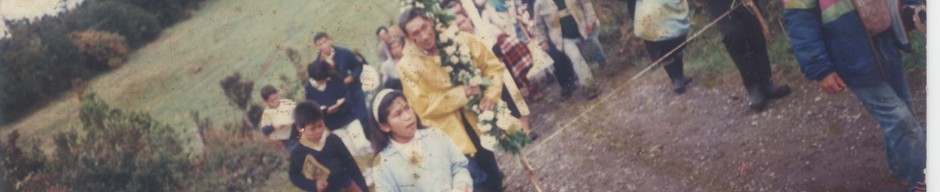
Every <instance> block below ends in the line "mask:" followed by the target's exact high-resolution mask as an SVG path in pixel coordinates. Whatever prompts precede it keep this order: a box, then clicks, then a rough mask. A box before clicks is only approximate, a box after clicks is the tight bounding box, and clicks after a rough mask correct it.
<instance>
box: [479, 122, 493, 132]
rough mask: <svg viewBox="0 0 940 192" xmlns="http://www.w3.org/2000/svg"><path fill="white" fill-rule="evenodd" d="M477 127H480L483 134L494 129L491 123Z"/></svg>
mask: <svg viewBox="0 0 940 192" xmlns="http://www.w3.org/2000/svg"><path fill="white" fill-rule="evenodd" d="M477 127H479V129H480V132H483V133H486V132H488V131H490V129H493V126H492V125H490V124H489V123H480V124H479V125H477Z"/></svg>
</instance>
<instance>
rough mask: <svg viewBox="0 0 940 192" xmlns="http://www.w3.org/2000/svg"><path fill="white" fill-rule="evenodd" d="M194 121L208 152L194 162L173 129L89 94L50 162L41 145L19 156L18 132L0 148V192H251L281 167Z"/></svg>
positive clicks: (235, 137) (57, 140)
mask: <svg viewBox="0 0 940 192" xmlns="http://www.w3.org/2000/svg"><path fill="white" fill-rule="evenodd" d="M192 115H193V119H194V120H195V121H196V123H197V126H199V127H201V128H198V131H197V132H196V133H197V135H196V138H198V139H199V140H198V141H199V142H198V143H200V144H202V145H203V146H205V150H203V151H202V153H199V154H198V155H197V157H196V159H195V160H194V161H191V160H190V155H189V154H186V153H181V151H184V149H185V146H186V145H185V143H184V142H183V141H181V140H180V139H177V138H179V137H181V136H182V135H181V134H180V133H179V132H176V130H177V129H174V128H171V127H169V126H166V125H163V124H160V123H158V122H156V121H154V120H153V119H152V118H151V117H150V115H149V114H146V113H140V112H125V111H122V110H119V109H112V108H110V107H109V106H108V104H107V103H105V102H104V101H102V100H100V99H98V98H95V96H94V94H92V95H90V96H88V97H87V98H86V99H85V101H84V102H83V103H82V107H81V111H80V112H79V118H80V119H81V122H82V126H83V128H84V129H83V131H75V130H68V131H64V132H63V133H60V134H57V135H56V136H55V137H54V138H53V142H54V146H55V147H54V148H55V153H54V155H52V156H48V157H47V156H45V155H44V154H43V153H42V152H40V151H39V149H38V147H37V146H38V145H33V146H32V148H29V149H32V150H23V149H21V147H20V145H17V141H18V140H19V134H18V133H17V132H13V133H11V134H10V135H9V136H8V139H7V140H6V141H4V142H2V143H0V154H2V155H3V156H2V157H3V158H2V159H0V165H2V166H0V167H2V169H0V171H2V172H0V176H2V177H0V178H2V180H0V184H2V185H0V190H3V191H180V190H188V191H249V190H252V189H253V188H255V187H258V186H261V185H263V184H264V181H265V180H267V179H268V178H269V177H270V176H271V174H272V173H276V172H277V169H278V168H279V167H281V166H282V165H284V157H283V155H282V154H279V153H278V151H279V150H280V149H278V148H277V147H275V146H272V145H267V144H265V143H264V142H262V141H259V140H254V139H252V138H251V137H240V136H239V134H238V133H236V132H235V131H233V129H239V128H238V126H235V125H231V124H230V125H227V126H226V128H209V126H211V125H212V124H211V122H209V120H208V119H205V118H200V117H199V116H198V112H193V113H192ZM21 143H22V142H21ZM47 159H48V160H47Z"/></svg>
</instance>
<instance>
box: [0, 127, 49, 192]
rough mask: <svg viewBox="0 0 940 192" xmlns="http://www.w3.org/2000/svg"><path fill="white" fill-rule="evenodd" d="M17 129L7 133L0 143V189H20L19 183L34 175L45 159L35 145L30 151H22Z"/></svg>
mask: <svg viewBox="0 0 940 192" xmlns="http://www.w3.org/2000/svg"><path fill="white" fill-rule="evenodd" d="M19 138H20V133H19V131H13V133H10V134H9V135H7V140H6V141H4V142H3V143H2V144H0V157H2V158H0V165H2V166H0V170H2V172H0V179H2V180H0V182H2V184H3V185H0V190H2V191H14V190H17V189H22V187H21V185H20V184H21V183H24V181H25V180H26V179H29V178H31V177H32V176H34V174H35V173H37V172H39V170H41V169H42V168H43V166H44V165H45V162H46V159H45V157H43V156H41V154H42V153H40V152H39V148H36V147H35V146H34V147H33V148H31V149H32V150H31V151H28V152H27V151H23V149H22V148H20V146H19V145H17V142H18V141H19Z"/></svg>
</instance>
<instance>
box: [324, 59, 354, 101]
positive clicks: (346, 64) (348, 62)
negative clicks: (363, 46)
mask: <svg viewBox="0 0 940 192" xmlns="http://www.w3.org/2000/svg"><path fill="white" fill-rule="evenodd" d="M333 51H336V53H333V54H335V55H333V62H334V63H335V65H336V71H338V73H339V76H340V80H342V79H345V78H346V77H347V76H352V77H353V83H351V84H349V87H355V88H356V89H350V90H349V91H356V90H359V91H360V92H361V91H362V83H360V82H359V76H360V75H362V62H359V60H358V59H356V54H355V53H353V52H352V51H350V50H349V49H346V48H342V47H337V46H333ZM317 60H318V61H319V60H320V54H317ZM346 102H349V101H346Z"/></svg>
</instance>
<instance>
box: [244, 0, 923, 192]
mask: <svg viewBox="0 0 940 192" xmlns="http://www.w3.org/2000/svg"><path fill="white" fill-rule="evenodd" d="M873 1H876V2H889V1H890V2H895V1H898V3H899V5H896V6H894V7H891V6H886V4H887V5H890V4H891V3H886V4H880V5H873V4H857V3H855V4H853V2H855V1H852V0H784V2H783V4H784V7H785V9H784V10H783V19H784V21H785V23H786V30H787V34H788V35H789V37H790V38H789V39H790V42H791V43H792V45H793V53H794V54H795V56H796V58H797V60H798V62H799V64H800V69H801V71H802V73H803V74H804V76H805V78H806V79H808V80H812V81H816V82H818V84H819V86H820V88H821V90H822V91H823V92H826V93H830V94H833V93H838V92H842V91H844V90H845V89H847V88H848V89H849V90H851V91H852V92H853V93H854V94H855V95H856V96H857V97H858V99H859V100H860V101H861V103H862V104H863V105H864V106H865V108H866V109H867V110H868V112H869V113H870V114H871V115H872V116H873V117H874V118H875V119H876V120H877V121H878V122H879V124H880V126H881V128H882V130H883V131H884V135H885V141H886V142H885V150H886V152H887V159H888V162H889V164H890V165H889V168H890V171H891V172H892V173H895V175H898V176H899V177H900V178H903V179H905V180H906V181H907V182H908V184H909V188H908V189H906V190H908V191H918V190H920V191H924V190H926V184H925V183H924V178H925V177H924V169H925V166H926V163H925V160H926V156H925V155H926V135H925V130H924V128H923V127H921V126H920V124H919V123H918V122H917V121H916V120H915V119H914V110H913V109H914V108H913V104H912V100H911V94H910V90H909V88H908V86H907V82H906V78H905V74H904V70H903V67H902V64H901V54H902V53H901V51H905V50H909V49H910V42H909V39H907V36H906V33H907V32H908V31H911V30H913V29H915V28H916V27H915V26H914V25H915V24H917V23H919V22H922V20H918V19H915V18H919V16H920V15H923V14H926V13H925V11H923V10H925V9H923V7H924V5H923V4H921V3H920V2H919V1H911V0H904V1H900V0H884V1H877V0H873ZM436 2H437V4H435V5H434V6H438V7H439V8H440V10H443V11H441V13H447V14H448V15H451V16H453V17H454V19H453V22H451V23H446V24H443V23H438V20H437V18H436V15H434V14H437V13H432V12H428V11H427V9H424V8H423V7H421V6H411V5H407V6H406V7H405V9H404V10H403V12H402V13H401V16H400V17H399V18H398V20H397V25H393V26H379V27H378V28H377V29H376V31H375V35H376V38H377V40H378V41H379V43H378V45H376V46H377V48H378V49H377V50H378V51H377V52H378V55H377V57H378V58H380V59H382V61H379V62H377V63H378V65H376V66H375V67H376V68H378V70H375V71H378V73H379V76H380V78H379V79H380V82H373V83H376V84H378V88H377V89H374V90H372V89H365V90H364V88H363V82H361V81H360V76H361V75H362V73H363V68H364V67H365V66H366V65H367V64H366V62H365V60H364V59H363V57H362V56H361V55H357V54H358V53H355V52H353V51H351V50H350V49H348V48H344V47H339V46H336V45H334V44H333V41H332V39H331V38H330V36H329V35H328V34H326V33H322V32H321V33H317V34H315V35H314V36H312V37H311V40H312V41H313V42H314V43H315V46H316V48H317V50H318V51H319V52H318V53H317V54H316V55H315V56H314V58H316V59H314V61H313V62H311V63H309V65H308V66H307V72H308V73H307V75H308V76H309V78H310V79H309V80H306V81H305V84H304V86H303V87H304V95H305V100H304V101H291V100H289V99H283V98H281V97H279V96H278V94H277V92H278V90H277V89H276V88H274V87H273V86H265V87H264V88H262V89H261V91H260V95H261V98H262V99H263V100H264V101H263V102H264V103H265V104H266V109H265V111H264V114H263V117H262V121H261V123H260V124H259V125H260V127H259V129H261V133H262V134H264V135H265V136H266V137H267V138H269V139H271V140H276V141H279V142H281V143H282V144H283V146H284V147H285V149H286V150H287V151H289V154H290V166H289V170H288V174H289V177H290V181H291V183H292V184H293V185H295V186H296V187H297V188H299V189H301V190H304V191H504V183H503V182H504V180H505V177H507V175H505V174H504V173H503V172H502V171H501V170H500V165H499V163H498V162H497V160H496V153H497V152H499V151H498V150H496V149H497V148H494V147H492V146H493V145H494V143H493V141H492V139H491V137H490V136H489V134H491V133H492V132H491V131H490V129H491V128H490V124H487V123H491V122H492V121H487V120H488V119H499V120H498V121H499V122H495V123H494V124H499V125H497V127H499V128H500V129H504V130H505V132H516V131H518V132H521V133H523V134H524V135H525V136H526V137H527V138H526V139H525V140H527V141H531V140H537V139H539V134H538V133H539V132H538V131H539V130H538V128H537V127H530V126H529V117H530V116H532V115H538V113H536V112H533V111H530V110H529V107H528V102H539V101H541V100H542V99H543V97H545V96H544V95H547V94H554V93H543V92H542V89H541V87H544V86H548V85H546V84H543V83H544V82H548V81H546V80H545V79H546V78H550V79H554V81H552V82H557V83H558V85H559V87H560V90H561V91H560V93H557V94H559V95H560V98H561V99H562V101H566V102H572V101H569V99H570V98H572V97H573V96H574V93H575V92H576V91H577V92H580V94H581V95H582V97H581V98H583V99H586V100H592V99H595V98H597V97H598V96H599V95H602V94H604V93H605V92H604V90H605V89H609V88H605V87H602V86H601V85H600V84H599V83H597V81H596V79H595V77H594V75H593V74H592V69H591V68H592V67H591V66H592V64H590V63H589V62H588V59H586V58H585V57H589V58H591V57H593V58H594V59H593V61H595V62H594V65H596V66H597V67H598V68H604V67H606V66H610V65H616V64H615V63H610V62H609V61H608V60H607V59H606V57H607V55H606V54H605V52H604V50H603V46H602V44H601V43H600V42H599V41H598V39H597V36H598V35H597V34H598V30H597V29H598V28H600V24H601V23H602V22H601V21H600V20H599V18H598V16H597V14H596V13H595V10H594V5H593V3H592V2H591V0H442V1H436ZM702 2H703V3H704V7H705V8H706V11H707V12H708V14H709V15H710V16H711V17H710V18H711V19H712V20H717V25H718V28H719V30H720V32H721V33H722V42H723V43H724V45H725V48H726V50H727V51H728V53H729V55H730V56H731V59H732V61H733V62H734V64H735V66H736V67H737V69H738V72H739V73H740V76H741V80H742V81H741V83H742V85H743V88H744V89H743V90H744V91H745V92H746V93H747V102H748V103H747V105H748V106H749V108H750V109H751V110H753V111H755V112H761V111H764V110H765V109H767V108H768V107H769V106H767V105H768V101H769V100H773V99H780V98H784V97H786V96H787V95H789V94H790V92H791V90H790V88H789V86H788V85H785V84H783V85H777V84H774V83H773V80H772V77H771V68H770V61H769V56H768V54H769V53H768V50H767V43H766V40H767V39H766V38H767V37H766V36H764V35H763V33H762V32H763V30H765V29H762V26H761V25H762V23H761V21H760V19H761V18H760V17H762V16H760V12H759V11H758V12H756V13H755V11H754V10H753V9H747V8H745V6H736V4H735V3H742V2H741V1H734V0H708V1H702ZM744 2H751V3H756V2H753V1H744ZM689 3H690V2H688V1H687V0H628V1H627V4H629V5H630V7H631V8H632V9H631V11H630V13H631V15H632V16H633V18H632V19H633V26H634V28H633V29H634V33H635V34H637V36H638V37H639V38H640V39H642V40H643V42H644V45H645V46H646V50H647V53H648V55H649V57H650V60H661V62H660V63H659V64H660V65H662V67H663V68H664V69H665V72H666V75H667V76H668V77H669V79H670V80H671V83H672V91H673V92H674V93H675V94H683V93H686V92H688V91H689V90H690V89H689V88H688V87H689V86H695V85H694V83H693V82H694V78H693V77H690V76H688V75H686V74H685V73H684V72H683V53H682V48H683V46H684V45H685V42H688V41H692V40H693V39H690V38H689V32H690V31H689V29H690V25H691V24H690V12H691V10H690V7H689ZM751 6H753V7H758V8H759V7H760V6H758V5H751ZM889 7H890V8H889ZM870 10H880V11H874V12H872V11H870ZM765 11H772V10H765ZM862 11H866V12H865V14H861V13H858V12H862ZM821 13H822V14H821ZM869 15H875V16H869ZM874 17H882V18H889V19H887V20H884V19H878V18H874ZM873 18H874V19H873ZM885 22H887V23H885ZM451 25H453V26H454V27H455V28H456V30H457V31H455V32H454V33H455V34H456V35H454V36H452V37H450V36H449V35H447V34H445V33H442V32H441V31H444V30H448V28H449V27H450V26H451ZM444 36H448V37H447V38H445V37H444ZM442 44H453V45H455V47H456V48H455V49H451V48H450V47H446V46H441V45H442ZM582 49H591V50H592V51H593V53H592V54H590V55H582V53H583V52H584V51H583V50H582ZM442 55H443V56H442ZM445 56H452V57H445ZM461 64H465V65H461ZM455 67H466V68H465V69H466V70H467V71H469V72H470V74H466V75H468V76H467V78H465V79H471V80H470V81H467V82H463V81H458V79H462V78H463V76H462V75H464V74H462V73H463V71H461V69H455ZM474 81H476V82H474ZM480 82H482V83H480ZM543 94H544V95H543ZM468 106H472V107H468ZM502 108H505V109H507V110H508V111H505V115H502V113H498V114H496V115H493V114H487V112H488V111H498V110H500V109H502ZM492 116H496V117H495V118H493V117H492ZM503 119H510V120H511V123H505V124H511V125H506V126H503V124H504V123H503V121H502V120H503ZM493 121H497V120H493ZM507 121H509V120H507ZM492 129H496V128H492Z"/></svg>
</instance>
